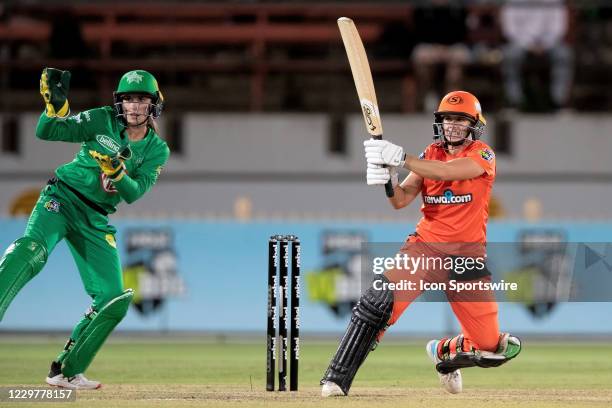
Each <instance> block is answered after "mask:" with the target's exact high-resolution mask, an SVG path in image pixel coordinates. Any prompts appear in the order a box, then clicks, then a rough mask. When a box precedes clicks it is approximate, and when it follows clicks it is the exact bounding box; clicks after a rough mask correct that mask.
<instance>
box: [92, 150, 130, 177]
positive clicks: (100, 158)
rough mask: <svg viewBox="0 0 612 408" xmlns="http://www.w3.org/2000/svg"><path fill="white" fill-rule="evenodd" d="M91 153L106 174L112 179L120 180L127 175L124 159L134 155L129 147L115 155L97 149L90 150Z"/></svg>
mask: <svg viewBox="0 0 612 408" xmlns="http://www.w3.org/2000/svg"><path fill="white" fill-rule="evenodd" d="M89 155H90V156H91V157H93V159H94V160H95V161H96V162H97V163H98V166H100V169H101V170H102V172H103V173H104V174H106V176H107V177H108V178H109V179H111V180H112V181H119V180H121V179H122V178H123V176H124V175H125V164H124V163H123V161H124V160H127V159H129V158H130V157H131V156H132V151H131V150H130V148H129V147H126V148H125V149H123V151H121V152H119V153H117V154H116V155H114V156H109V155H107V154H102V153H98V152H96V151H95V150H90V151H89Z"/></svg>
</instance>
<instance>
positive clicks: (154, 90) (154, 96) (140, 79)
mask: <svg viewBox="0 0 612 408" xmlns="http://www.w3.org/2000/svg"><path fill="white" fill-rule="evenodd" d="M126 94H139V95H147V96H149V97H151V100H152V101H151V106H150V108H149V116H150V117H152V118H153V119H157V118H159V117H160V116H161V113H162V109H163V107H164V96H163V95H162V93H161V91H160V90H159V86H158V85H157V80H156V79H155V77H154V76H153V75H152V74H151V73H149V72H147V71H144V70H142V69H137V70H134V71H129V72H126V73H125V74H123V76H122V77H121V79H120V80H119V85H117V90H116V91H115V92H113V99H114V102H115V110H116V111H117V116H118V117H119V118H121V120H122V121H123V123H124V124H126V125H127V121H126V119H125V114H124V112H123V105H122V100H121V97H122V96H123V95H126Z"/></svg>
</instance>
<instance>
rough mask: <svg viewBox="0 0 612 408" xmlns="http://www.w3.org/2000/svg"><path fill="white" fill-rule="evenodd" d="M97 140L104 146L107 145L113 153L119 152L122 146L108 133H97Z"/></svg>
mask: <svg viewBox="0 0 612 408" xmlns="http://www.w3.org/2000/svg"><path fill="white" fill-rule="evenodd" d="M96 140H97V141H98V143H100V144H101V145H102V146H104V147H106V148H107V149H108V150H110V151H111V152H113V153H117V152H119V149H120V148H121V146H119V143H117V142H115V141H114V140H113V139H111V138H110V137H109V136H106V135H96Z"/></svg>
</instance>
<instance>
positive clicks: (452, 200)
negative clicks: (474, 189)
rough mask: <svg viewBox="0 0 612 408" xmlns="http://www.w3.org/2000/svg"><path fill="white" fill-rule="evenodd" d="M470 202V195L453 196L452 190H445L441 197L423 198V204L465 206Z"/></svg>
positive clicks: (429, 196)
mask: <svg viewBox="0 0 612 408" xmlns="http://www.w3.org/2000/svg"><path fill="white" fill-rule="evenodd" d="M471 201H472V194H471V193H467V194H460V195H455V193H453V191H452V190H450V189H449V190H445V191H444V194H442V195H426V196H423V202H424V203H425V204H465V203H469V202H471Z"/></svg>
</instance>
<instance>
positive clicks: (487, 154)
mask: <svg viewBox="0 0 612 408" xmlns="http://www.w3.org/2000/svg"><path fill="white" fill-rule="evenodd" d="M478 153H479V154H480V157H482V158H483V159H485V160H486V161H489V162H490V161H491V160H493V159H494V158H495V153H493V152H492V151H491V150H489V149H482V150H479V151H478Z"/></svg>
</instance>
